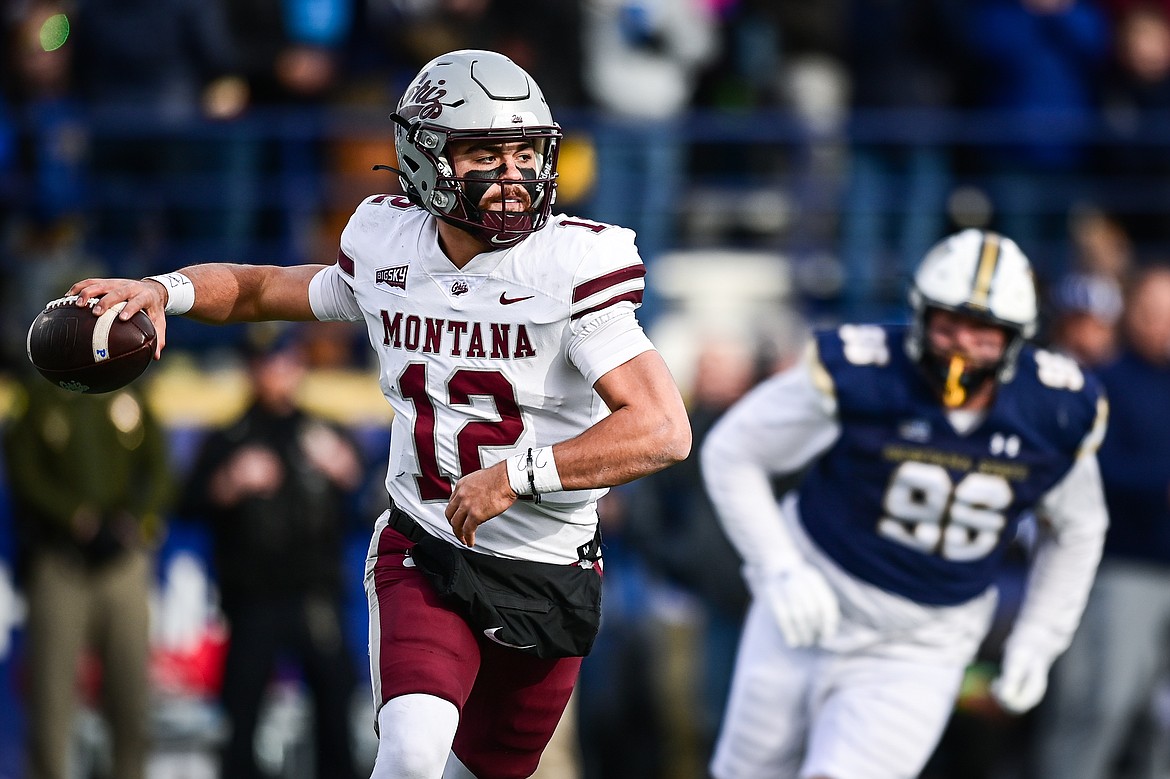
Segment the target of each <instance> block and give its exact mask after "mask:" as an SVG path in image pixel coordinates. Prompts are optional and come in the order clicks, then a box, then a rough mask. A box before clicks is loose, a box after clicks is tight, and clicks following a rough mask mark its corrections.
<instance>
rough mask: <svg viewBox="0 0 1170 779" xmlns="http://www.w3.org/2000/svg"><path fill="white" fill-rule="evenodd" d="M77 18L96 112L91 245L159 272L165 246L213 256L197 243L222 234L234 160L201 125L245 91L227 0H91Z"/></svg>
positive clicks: (86, 86)
mask: <svg viewBox="0 0 1170 779" xmlns="http://www.w3.org/2000/svg"><path fill="white" fill-rule="evenodd" d="M70 19H71V22H72V24H71V26H72V28H73V37H74V38H75V42H76V50H75V55H76V56H75V61H74V64H75V66H76V67H75V71H76V76H77V86H78V90H79V93H80V95H81V97H82V99H83V100H84V101H85V103H86V105H87V107H88V108H89V109H90V112H91V117H92V120H93V124H92V127H93V131H94V136H93V145H92V152H91V158H90V161H91V165H90V168H91V172H92V174H93V183H94V191H93V200H92V202H93V203H94V205H95V209H94V213H93V214H92V215H93V217H94V221H95V224H94V233H93V236H92V237H93V240H94V241H95V246H94V248H95V249H96V250H97V251H98V252H99V253H100V254H101V255H102V256H103V258H104V259H105V260H106V261H107V263H109V264H110V265H111V266H112V269H113V270H114V271H115V272H117V273H119V274H123V275H139V276H141V275H146V274H148V273H151V272H152V271H153V269H154V264H155V262H156V261H157V260H158V259H159V257H160V256H161V255H162V254H164V253H166V254H168V255H169V256H168V257H167V262H168V263H169V262H174V261H175V260H176V259H177V258H180V259H181V256H182V252H183V251H184V250H186V251H187V252H189V253H191V252H194V253H195V254H196V255H197V256H205V253H206V251H207V249H206V247H200V248H201V249H202V251H195V247H193V246H192V245H191V244H192V243H193V242H194V241H196V240H199V241H206V240H212V239H215V238H218V237H221V236H222V234H223V230H224V227H225V218H224V217H225V210H224V209H223V204H222V201H221V197H222V194H223V193H222V172H223V168H224V165H225V161H224V160H223V158H222V146H220V145H219V144H218V143H217V142H216V139H215V138H212V137H210V134H208V137H207V138H206V139H203V140H200V139H199V138H198V137H197V136H196V133H195V131H196V130H197V129H198V128H197V124H198V122H199V121H200V120H201V119H204V118H215V119H226V118H231V117H233V116H235V115H238V113H239V112H240V110H242V108H243V106H244V105H245V104H246V102H247V87H246V84H245V83H244V82H243V81H242V80H241V79H239V78H238V76H236V75H235V72H236V69H237V68H238V67H239V58H238V54H237V51H236V47H235V43H234V42H233V40H232V38H231V35H230V33H229V31H228V27H227V23H226V21H225V19H224V14H223V9H222V7H221V4H220V3H218V2H206V0H86V1H85V2H82V3H79V4H78V6H77V10H76V13H74V14H73V15H71V16H70ZM203 132H205V133H206V130H204V131H203Z"/></svg>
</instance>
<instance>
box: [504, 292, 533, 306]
mask: <svg viewBox="0 0 1170 779" xmlns="http://www.w3.org/2000/svg"><path fill="white" fill-rule="evenodd" d="M534 297H536V295H525V296H524V297H522V298H510V297H508V293H507V292H501V293H500V305H501V306H510V305H512V304H513V303H519V302H520V301H521V300H531V299H532V298H534Z"/></svg>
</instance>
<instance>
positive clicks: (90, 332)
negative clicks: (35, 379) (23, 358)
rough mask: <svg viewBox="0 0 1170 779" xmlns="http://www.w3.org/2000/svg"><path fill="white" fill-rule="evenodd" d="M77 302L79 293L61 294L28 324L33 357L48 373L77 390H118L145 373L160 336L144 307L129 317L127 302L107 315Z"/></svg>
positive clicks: (59, 383) (54, 380) (60, 384)
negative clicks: (125, 311) (124, 317)
mask: <svg viewBox="0 0 1170 779" xmlns="http://www.w3.org/2000/svg"><path fill="white" fill-rule="evenodd" d="M96 303H97V301H96V300H90V301H89V307H88V308H79V307H78V306H77V296H76V295H71V296H69V297H64V298H59V299H57V300H54V301H52V302H50V303H49V304H48V305H46V306H45V310H44V311H42V312H41V313H39V314H37V317H36V319H34V320H33V323H32V326H31V327H30V328H29V329H28V340H27V342H26V347H27V351H28V359H29V361H30V362H31V363H32V364H33V367H35V368H36V369H37V370H38V371H39V372H40V374H41V375H42V376H44V377H45V378H46V379H48V380H49V381H51V382H52V383H54V384H56V385H57V386H58V387H62V388H64V389H67V390H71V391H73V392H87V393H100V392H112V391H114V390H116V389H120V388H122V387H125V386H126V385H127V384H129V383H130V382H132V381H134V380H135V379H137V378H138V377H139V376H141V375H142V372H143V371H145V370H146V368H147V366H149V365H150V362H151V360H153V359H154V347H155V343H156V341H157V340H158V335H157V333H155V330H154V324H153V323H152V322H151V321H150V317H148V316H147V315H146V314H144V313H143V312H141V311H139V312H137V313H136V314H134V316H132V317H130V318H129V319H127V320H125V321H123V320H121V319H119V318H118V314H119V313H120V312H121V311H122V308H123V307H124V306H125V305H126V304H125V303H119V304H118V305H116V306H114V307H113V308H111V309H110V310H108V311H105V312H103V313H102V315H101V316H94V315H93V311H92V310H91V309H92V308H93V306H94V305H95V304H96Z"/></svg>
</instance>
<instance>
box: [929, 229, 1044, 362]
mask: <svg viewBox="0 0 1170 779" xmlns="http://www.w3.org/2000/svg"><path fill="white" fill-rule="evenodd" d="M910 307H911V308H912V309H913V313H914V319H913V326H912V329H911V333H910V336H909V337H908V338H907V340H906V348H907V351H908V352H909V353H910V357H911V358H912V359H914V360H916V361H918V362H922V361H924V360H926V359H927V358H928V356H927V355H926V354H925V346H924V337H925V325H926V313H927V312H928V311H929V310H930V309H932V308H940V309H945V310H948V311H956V312H959V313H962V314H966V315H968V316H972V317H975V318H978V319H984V320H986V321H988V322H991V323H993V324H996V325H999V326H1001V327H1003V328H1004V329H1005V330H1007V331H1008V332H1009V333H1010V334H1011V338H1010V340H1009V342H1008V346H1007V349H1006V350H1005V353H1004V358H1003V360H1002V361H1001V363H1000V365H999V367H998V369H997V375H996V378H998V379H999V380H1000V381H1010V380H1011V378H1012V376H1013V375H1014V373H1015V367H1016V358H1017V357H1018V356H1019V352H1020V349H1021V348H1022V346H1023V344H1024V341H1026V340H1027V339H1029V338H1032V337H1033V336H1034V335H1035V334H1036V327H1037V321H1038V314H1039V312H1038V309H1037V297H1036V283H1035V279H1034V277H1033V274H1032V266H1031V264H1030V263H1029V262H1028V258H1027V257H1026V256H1024V253H1023V252H1022V251H1021V250H1020V247H1019V246H1017V245H1016V243H1015V241H1013V240H1012V239H1010V238H1008V237H1006V236H1003V235H1000V234H998V233H994V232H991V231H988V230H977V229H974V228H972V229H967V230H963V231H962V232H958V233H955V234H954V235H951V236H948V237H947V238H944V239H943V240H942V241H940V242H939V243H937V244H935V245H934V247H932V248H931V249H930V251H928V252H927V253H926V256H925V257H923V259H922V262H921V263H920V264H919V266H918V269H917V271H915V273H914V281H913V284H912V285H911V288H910Z"/></svg>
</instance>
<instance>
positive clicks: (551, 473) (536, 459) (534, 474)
mask: <svg viewBox="0 0 1170 779" xmlns="http://www.w3.org/2000/svg"><path fill="white" fill-rule="evenodd" d="M508 486H509V487H511V488H512V492H514V493H516V495H517V496H521V497H523V496H531V497H532V499H533V501H534V502H536V503H539V502H540V496H541V495H543V494H544V493H546V492H560V491H561V490H562V489H564V488H563V487H561V475H560V474H559V473H558V472H557V462H556V460H555V459H554V458H553V453H552V447H551V446H545V447H542V448H540V449H529V450H528V451H526V452H523V453H521V454H515V455H512V456H511V457H509V458H508Z"/></svg>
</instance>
